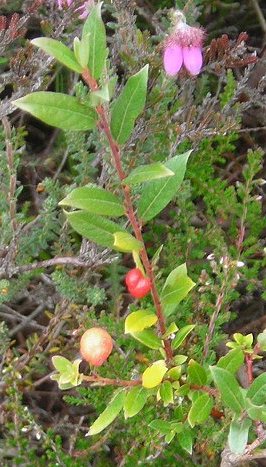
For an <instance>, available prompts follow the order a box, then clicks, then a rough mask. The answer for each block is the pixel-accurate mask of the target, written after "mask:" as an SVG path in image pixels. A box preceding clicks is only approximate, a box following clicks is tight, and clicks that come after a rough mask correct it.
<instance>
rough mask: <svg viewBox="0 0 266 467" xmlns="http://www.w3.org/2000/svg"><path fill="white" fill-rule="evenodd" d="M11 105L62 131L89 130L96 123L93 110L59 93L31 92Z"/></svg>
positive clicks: (95, 115)
mask: <svg viewBox="0 0 266 467" xmlns="http://www.w3.org/2000/svg"><path fill="white" fill-rule="evenodd" d="M13 104H14V106H15V107H18V108H19V109H21V110H24V111H25V112H29V113H30V114H31V115H33V116H34V117H36V118H39V119H40V120H41V121H42V122H44V123H47V124H48V125H51V126H55V127H57V128H61V129H62V130H71V131H82V130H91V129H93V128H95V126H96V123H97V114H96V112H95V110H94V109H91V108H90V107H88V106H86V105H84V104H82V103H81V102H79V100H78V99H77V98H76V97H73V96H68V95H66V94H62V93H59V92H43V91H40V92H33V93H32V94H27V95H26V96H24V97H21V99H17V100H16V101H13Z"/></svg>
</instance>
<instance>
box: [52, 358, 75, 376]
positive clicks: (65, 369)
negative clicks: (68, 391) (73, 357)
mask: <svg viewBox="0 0 266 467" xmlns="http://www.w3.org/2000/svg"><path fill="white" fill-rule="evenodd" d="M52 363H53V365H54V367H55V369H56V370H57V371H59V373H72V371H73V367H72V363H71V362H70V361H69V360H68V359H67V358H65V357H61V356H60V355H54V356H53V357H52Z"/></svg>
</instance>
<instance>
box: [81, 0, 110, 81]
mask: <svg viewBox="0 0 266 467" xmlns="http://www.w3.org/2000/svg"><path fill="white" fill-rule="evenodd" d="M81 47H82V48H85V51H84V50H83V51H82V53H83V54H85V52H86V50H87V49H86V47H88V49H89V50H88V68H89V70H90V73H91V75H92V77H93V78H95V79H99V78H100V77H101V74H102V71H103V68H104V65H105V61H106V57H107V48H106V31H105V26H104V23H103V21H102V17H101V3H99V4H98V5H96V6H95V7H94V8H92V9H91V12H90V14H89V16H88V18H87V20H86V21H85V23H84V26H83V30H82V39H81Z"/></svg>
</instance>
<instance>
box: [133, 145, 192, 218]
mask: <svg viewBox="0 0 266 467" xmlns="http://www.w3.org/2000/svg"><path fill="white" fill-rule="evenodd" d="M190 154H191V151H188V152H186V153H184V154H180V155H179V156H176V157H173V158H172V159H170V160H168V161H167V162H165V163H164V165H165V167H167V168H168V169H170V170H172V171H173V172H174V174H175V175H174V176H173V177H167V178H161V179H159V180H154V181H152V182H147V183H145V184H144V185H143V189H142V193H141V196H140V199H139V202H138V215H139V217H140V218H141V219H142V221H145V222H147V221H149V220H151V219H153V217H155V216H156V215H157V214H158V213H159V212H161V211H162V210H163V209H164V208H165V207H166V206H167V204H168V203H170V201H171V200H172V199H173V198H174V196H175V195H176V193H177V191H178V189H179V187H180V185H181V183H182V181H183V179H184V176H185V171H186V166H187V161H188V158H189V156H190Z"/></svg>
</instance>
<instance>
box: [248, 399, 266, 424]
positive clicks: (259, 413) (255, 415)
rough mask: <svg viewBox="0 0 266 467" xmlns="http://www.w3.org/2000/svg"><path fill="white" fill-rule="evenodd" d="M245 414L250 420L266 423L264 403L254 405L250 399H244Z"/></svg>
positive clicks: (265, 406)
mask: <svg viewBox="0 0 266 467" xmlns="http://www.w3.org/2000/svg"><path fill="white" fill-rule="evenodd" d="M246 406H247V414H248V416H249V417H250V418H252V420H259V421H260V422H263V423H266V405H255V404H253V403H252V402H251V400H250V399H248V398H247V399H246Z"/></svg>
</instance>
